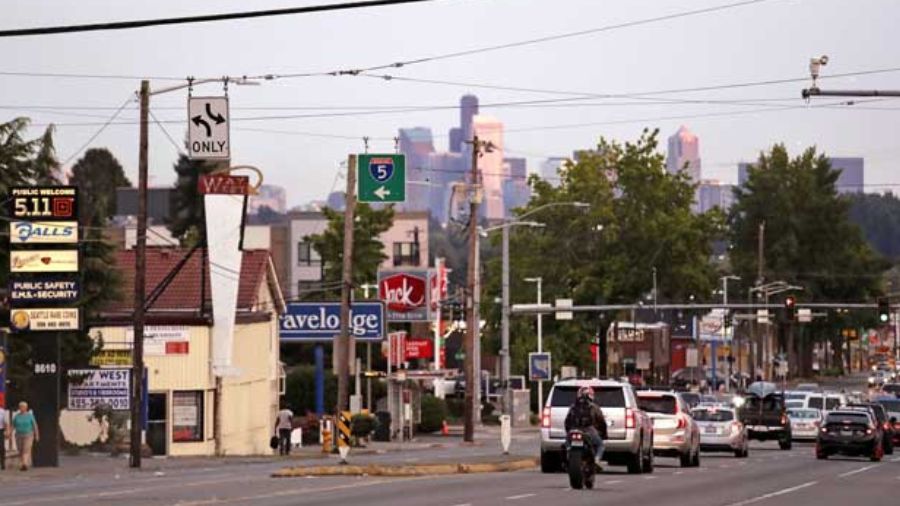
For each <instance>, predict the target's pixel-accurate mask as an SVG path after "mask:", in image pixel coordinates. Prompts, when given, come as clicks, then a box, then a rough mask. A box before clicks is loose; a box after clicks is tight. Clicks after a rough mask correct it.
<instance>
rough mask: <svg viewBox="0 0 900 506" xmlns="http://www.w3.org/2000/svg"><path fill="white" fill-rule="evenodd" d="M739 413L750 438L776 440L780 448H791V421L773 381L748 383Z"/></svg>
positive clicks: (782, 398) (782, 394) (780, 393)
mask: <svg viewBox="0 0 900 506" xmlns="http://www.w3.org/2000/svg"><path fill="white" fill-rule="evenodd" d="M739 413H740V420H741V423H743V424H744V425H745V426H746V427H747V434H748V437H749V439H750V440H756V441H772V440H776V441H778V447H779V448H781V449H782V450H790V449H791V422H790V420H788V417H787V409H786V408H785V404H784V393H783V392H780V391H778V390H777V388H776V387H775V385H774V384H773V383H765V382H757V383H754V384H752V385H750V387H748V388H747V396H746V397H745V399H744V405H743V406H742V407H741V408H740V410H739Z"/></svg>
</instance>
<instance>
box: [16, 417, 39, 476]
mask: <svg viewBox="0 0 900 506" xmlns="http://www.w3.org/2000/svg"><path fill="white" fill-rule="evenodd" d="M12 428H13V431H14V432H15V435H16V449H17V450H19V460H20V462H21V466H20V467H19V470H20V471H27V470H28V468H29V467H31V448H32V447H33V446H34V443H35V442H37V441H40V439H41V435H40V432H39V431H38V424H37V420H35V419H34V413H32V412H31V411H30V410H29V409H28V403H27V402H25V401H22V402H20V403H19V411H17V412H16V414H15V415H13V418H12Z"/></svg>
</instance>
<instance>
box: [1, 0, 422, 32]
mask: <svg viewBox="0 0 900 506" xmlns="http://www.w3.org/2000/svg"><path fill="white" fill-rule="evenodd" d="M433 1H435V0H366V1H360V2H347V3H340V4H323V5H308V6H305V7H290V8H286V9H268V10H261V11H243V12H229V13H225V14H205V15H200V16H184V17H178V18H156V19H141V20H136V21H113V22H108V23H90V24H85V25H65V26H44V27H38V28H18V29H13V30H0V37H24V36H31V35H53V34H60V33H78V32H97V31H105V30H130V29H133V28H146V27H149V26H167V25H184V24H189V23H209V22H214V21H229V20H234V19H249V18H262V17H273V16H290V15H297V14H312V13H315V12H326V11H344V10H351V9H363V8H370V7H382V6H387V5H399V4H411V3H423V2H433Z"/></svg>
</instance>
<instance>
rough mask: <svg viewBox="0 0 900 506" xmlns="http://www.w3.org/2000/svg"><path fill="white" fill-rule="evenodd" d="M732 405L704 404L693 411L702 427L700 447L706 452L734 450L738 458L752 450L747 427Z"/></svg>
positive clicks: (745, 455)
mask: <svg viewBox="0 0 900 506" xmlns="http://www.w3.org/2000/svg"><path fill="white" fill-rule="evenodd" d="M736 415H737V414H736V413H735V410H734V408H732V407H730V406H702V407H698V408H696V409H694V410H693V411H691V416H692V417H693V418H694V421H695V422H697V425H698V426H699V427H700V449H701V450H702V451H705V452H732V453H734V456H735V457H737V458H744V457H747V455H748V454H749V451H750V443H749V438H748V437H747V427H745V426H744V424H742V423H741V422H740V420H738V417H737V416H736Z"/></svg>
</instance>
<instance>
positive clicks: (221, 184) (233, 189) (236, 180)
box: [197, 174, 250, 195]
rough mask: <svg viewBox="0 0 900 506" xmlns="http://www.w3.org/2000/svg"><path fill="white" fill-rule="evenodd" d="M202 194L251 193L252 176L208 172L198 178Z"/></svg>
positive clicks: (199, 190) (198, 187)
mask: <svg viewBox="0 0 900 506" xmlns="http://www.w3.org/2000/svg"><path fill="white" fill-rule="evenodd" d="M197 191H198V192H200V194H201V195H249V194H250V178H249V177H247V176H231V175H228V174H206V175H202V176H200V178H198V179H197Z"/></svg>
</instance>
